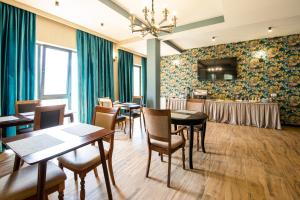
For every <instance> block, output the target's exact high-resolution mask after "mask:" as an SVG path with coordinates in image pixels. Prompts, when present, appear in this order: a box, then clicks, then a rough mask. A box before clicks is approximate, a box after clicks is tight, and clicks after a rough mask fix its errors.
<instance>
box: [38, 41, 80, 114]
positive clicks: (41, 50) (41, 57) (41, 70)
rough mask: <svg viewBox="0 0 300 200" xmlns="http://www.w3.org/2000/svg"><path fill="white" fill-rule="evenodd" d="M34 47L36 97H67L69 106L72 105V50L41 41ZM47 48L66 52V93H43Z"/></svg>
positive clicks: (44, 98) (42, 98) (45, 98)
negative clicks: (35, 54)
mask: <svg viewBox="0 0 300 200" xmlns="http://www.w3.org/2000/svg"><path fill="white" fill-rule="evenodd" d="M36 48H37V56H38V59H37V62H38V63H37V73H38V75H37V78H38V86H37V90H38V91H37V92H38V93H37V94H38V98H39V99H41V100H52V99H67V100H68V105H69V108H70V107H71V105H72V101H71V92H72V77H71V76H72V53H74V51H72V50H70V49H65V48H61V47H56V46H52V45H48V44H41V43H36ZM47 49H54V50H59V51H64V52H67V53H68V66H67V67H68V69H67V70H68V72H67V73H68V76H67V81H66V84H67V85H66V88H67V91H66V94H51V95H45V93H44V92H45V91H44V89H45V71H46V70H45V67H46V59H47V58H46V50H47Z"/></svg>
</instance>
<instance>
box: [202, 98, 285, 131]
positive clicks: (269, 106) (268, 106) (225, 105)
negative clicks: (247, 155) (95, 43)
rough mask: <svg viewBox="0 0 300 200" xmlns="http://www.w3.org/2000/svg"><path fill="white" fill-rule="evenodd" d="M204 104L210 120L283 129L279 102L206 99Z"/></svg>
mask: <svg viewBox="0 0 300 200" xmlns="http://www.w3.org/2000/svg"><path fill="white" fill-rule="evenodd" d="M202 105H203V106H204V109H203V110H204V112H205V113H206V114H207V115H208V117H209V120H210V121H216V122H223V123H229V124H237V125H247V126H257V127H259V128H275V129H281V124H280V113H279V107H278V104H277V103H251V102H218V101H205V103H204V104H202Z"/></svg>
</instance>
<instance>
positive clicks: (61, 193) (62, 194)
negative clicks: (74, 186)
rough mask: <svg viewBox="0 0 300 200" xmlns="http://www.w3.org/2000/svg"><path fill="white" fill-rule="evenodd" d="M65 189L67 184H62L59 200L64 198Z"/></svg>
mask: <svg viewBox="0 0 300 200" xmlns="http://www.w3.org/2000/svg"><path fill="white" fill-rule="evenodd" d="M64 189H65V185H64V184H61V185H60V186H59V188H58V200H63V199H64Z"/></svg>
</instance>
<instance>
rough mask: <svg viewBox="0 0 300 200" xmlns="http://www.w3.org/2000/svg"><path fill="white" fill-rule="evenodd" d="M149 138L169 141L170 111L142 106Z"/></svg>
mask: <svg viewBox="0 0 300 200" xmlns="http://www.w3.org/2000/svg"><path fill="white" fill-rule="evenodd" d="M143 114H144V118H145V125H146V131H147V135H148V138H149V139H154V140H159V141H163V142H169V143H170V142H171V111H170V110H157V109H150V108H143Z"/></svg>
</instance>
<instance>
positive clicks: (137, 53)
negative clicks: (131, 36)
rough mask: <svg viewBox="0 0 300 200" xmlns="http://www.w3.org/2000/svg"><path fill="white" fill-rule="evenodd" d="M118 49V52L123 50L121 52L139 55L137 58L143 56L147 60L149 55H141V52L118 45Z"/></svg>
mask: <svg viewBox="0 0 300 200" xmlns="http://www.w3.org/2000/svg"><path fill="white" fill-rule="evenodd" d="M116 49H117V50H118V49H121V50H124V51H127V52H130V53H133V54H134V55H137V56H141V57H145V58H147V55H145V54H142V53H139V52H136V51H133V50H131V49H128V48H126V47H121V46H119V45H116Z"/></svg>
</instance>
